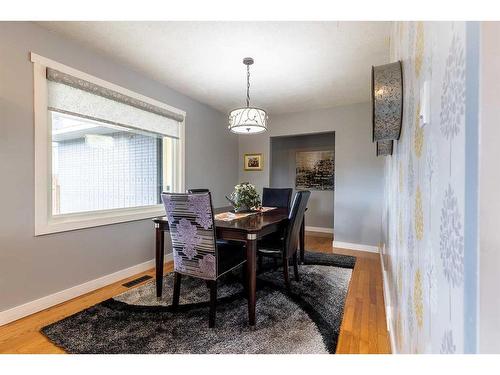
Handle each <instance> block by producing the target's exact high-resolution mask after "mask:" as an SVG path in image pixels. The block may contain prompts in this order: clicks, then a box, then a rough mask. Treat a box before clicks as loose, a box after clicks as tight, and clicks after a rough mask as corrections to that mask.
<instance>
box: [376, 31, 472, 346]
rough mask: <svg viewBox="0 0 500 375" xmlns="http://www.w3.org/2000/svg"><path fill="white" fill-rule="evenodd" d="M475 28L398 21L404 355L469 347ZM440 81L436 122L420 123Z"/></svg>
mask: <svg viewBox="0 0 500 375" xmlns="http://www.w3.org/2000/svg"><path fill="white" fill-rule="evenodd" d="M465 34H466V24H465V22H456V23H455V22H396V23H394V26H393V30H392V35H391V61H397V60H402V62H403V71H404V114H403V127H402V133H401V138H400V140H399V141H397V142H395V143H394V153H393V156H392V157H391V156H389V157H387V158H386V163H385V203H384V213H383V230H382V232H383V234H382V235H383V262H384V268H385V270H386V271H387V281H388V285H389V289H390V290H389V296H390V301H391V302H390V304H391V309H392V311H391V316H392V325H393V326H392V327H391V329H392V332H393V334H394V338H395V345H396V348H395V349H396V351H397V352H399V353H461V352H463V351H464V318H465V317H464V203H465V202H464V200H465V198H464V197H465V192H464V190H465V172H464V166H465V102H466V77H465V76H466V71H465V63H466V56H465V53H466V35H465ZM425 81H428V82H429V83H430V98H431V99H430V123H429V124H427V125H426V126H424V127H423V128H421V127H420V126H419V118H418V116H419V112H420V100H421V98H420V93H421V87H422V85H423V83H424V82H425Z"/></svg>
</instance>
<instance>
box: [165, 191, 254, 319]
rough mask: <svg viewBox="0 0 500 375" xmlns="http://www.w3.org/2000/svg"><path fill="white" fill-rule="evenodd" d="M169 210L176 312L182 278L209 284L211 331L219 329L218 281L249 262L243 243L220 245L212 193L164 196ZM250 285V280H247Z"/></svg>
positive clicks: (166, 208) (166, 207) (173, 307)
mask: <svg viewBox="0 0 500 375" xmlns="http://www.w3.org/2000/svg"><path fill="white" fill-rule="evenodd" d="M161 198H162V201H163V204H164V206H165V211H166V216H167V220H168V224H169V226H170V238H171V240H172V252H173V258H174V274H175V275H174V293H173V299H172V309H173V310H174V311H175V309H176V308H177V307H178V305H179V297H180V291H181V278H182V275H187V276H191V277H197V278H200V279H204V280H206V281H207V285H208V287H209V289H210V312H209V323H208V326H209V327H210V328H212V327H214V326H215V315H216V313H215V311H216V304H217V280H218V279H219V278H220V277H221V276H222V275H224V274H225V273H227V272H230V271H232V270H233V269H235V268H237V267H240V266H242V265H244V264H245V262H246V254H245V247H244V245H243V244H241V243H237V242H234V243H233V242H230V243H229V242H228V243H218V242H217V241H216V237H215V224H214V223H215V221H214V214H213V208H212V198H211V195H210V193H209V192H208V193H192V194H189V193H187V194H175V193H163V194H162V195H161ZM244 282H246V278H245V279H244Z"/></svg>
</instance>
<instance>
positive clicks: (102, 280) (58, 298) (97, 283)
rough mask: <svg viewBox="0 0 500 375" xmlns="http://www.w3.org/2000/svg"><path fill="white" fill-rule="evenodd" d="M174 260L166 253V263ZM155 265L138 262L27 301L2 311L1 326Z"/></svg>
mask: <svg viewBox="0 0 500 375" xmlns="http://www.w3.org/2000/svg"><path fill="white" fill-rule="evenodd" d="M171 260H172V254H171V253H170V254H165V263H166V262H170V261H171ZM154 266H155V260H154V259H151V260H148V261H147V262H144V263H140V264H137V265H135V266H132V267H129V268H126V269H124V270H120V271H117V272H114V273H111V274H109V275H105V276H102V277H99V278H98V279H95V280H90V281H87V282H85V283H83V284H80V285H76V286H74V287H71V288H68V289H65V290H62V291H60V292H57V293H54V294H51V295H48V296H45V297H42V298H39V299H36V300H34V301H31V302H27V303H25V304H23V305H19V306H16V307H13V308H11V309H9V310H4V311H0V326H2V325H4V324H7V323H10V322H13V321H14V320H18V319H21V318H24V317H25V316H28V315H31V314H34V313H36V312H39V311H42V310H45V309H48V308H49V307H52V306H55V305H58V304H60V303H62V302H66V301H69V300H70V299H73V298H76V297H79V296H81V295H83V294H85V293H89V292H92V291H94V290H96V289H99V288H102V287H104V286H106V285H110V284H113V283H115V282H117V281H120V280H123V279H126V278H128V277H130V276H134V275H137V274H138V273H141V272H144V271H147V270H149V269H151V268H153V267H154Z"/></svg>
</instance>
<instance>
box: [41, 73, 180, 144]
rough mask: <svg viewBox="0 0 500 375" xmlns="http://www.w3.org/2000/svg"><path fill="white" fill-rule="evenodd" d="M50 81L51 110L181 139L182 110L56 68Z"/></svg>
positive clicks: (49, 105) (49, 104) (49, 106)
mask: <svg viewBox="0 0 500 375" xmlns="http://www.w3.org/2000/svg"><path fill="white" fill-rule="evenodd" d="M47 81H48V82H47V84H48V103H47V104H48V109H49V110H51V111H55V112H60V113H66V114H71V115H74V116H80V117H83V118H86V119H90V120H95V121H100V122H105V123H108V124H112V125H118V126H124V127H128V128H133V129H139V130H143V131H148V132H152V133H156V134H161V135H163V136H167V137H172V138H179V132H180V130H179V127H180V125H181V123H182V121H183V120H184V116H182V115H180V114H178V113H174V112H172V111H169V110H168V109H165V108H162V107H159V106H156V105H154V104H151V103H147V102H144V101H141V100H139V99H136V98H132V97H130V96H127V95H125V94H122V93H119V92H117V91H114V90H111V89H109V88H106V87H103V86H99V85H97V84H95V83H92V82H89V81H86V80H83V79H81V78H77V77H73V76H71V75H69V74H66V73H63V72H60V71H58V70H56V69H52V68H47Z"/></svg>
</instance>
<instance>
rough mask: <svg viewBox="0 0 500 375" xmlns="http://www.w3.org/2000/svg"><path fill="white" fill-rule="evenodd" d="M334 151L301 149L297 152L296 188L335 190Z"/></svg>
mask: <svg viewBox="0 0 500 375" xmlns="http://www.w3.org/2000/svg"><path fill="white" fill-rule="evenodd" d="M334 173H335V165H334V152H333V151H330V150H329V151H299V152H297V153H296V154H295V188H296V189H310V190H333V187H334V186H333V185H334Z"/></svg>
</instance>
